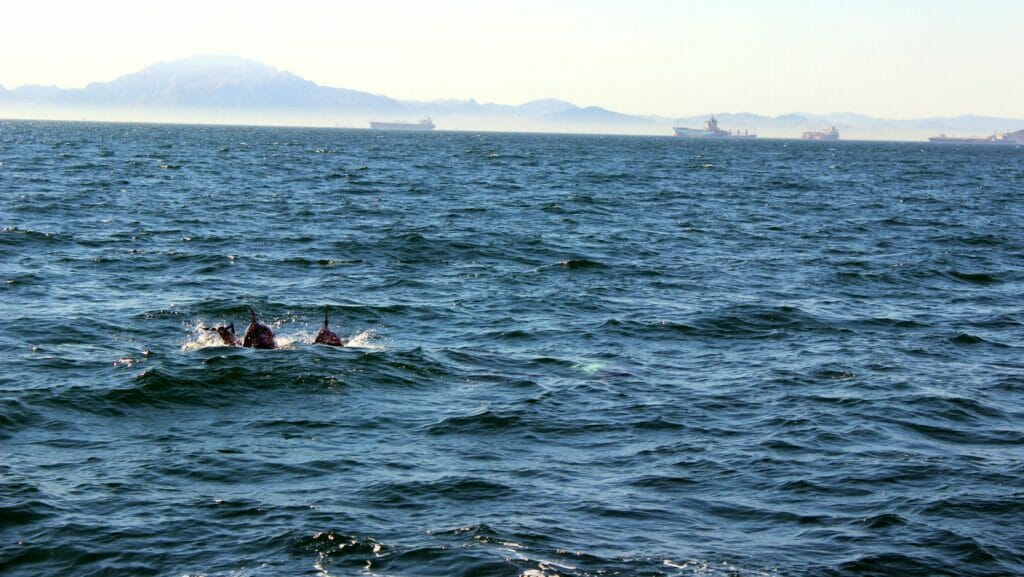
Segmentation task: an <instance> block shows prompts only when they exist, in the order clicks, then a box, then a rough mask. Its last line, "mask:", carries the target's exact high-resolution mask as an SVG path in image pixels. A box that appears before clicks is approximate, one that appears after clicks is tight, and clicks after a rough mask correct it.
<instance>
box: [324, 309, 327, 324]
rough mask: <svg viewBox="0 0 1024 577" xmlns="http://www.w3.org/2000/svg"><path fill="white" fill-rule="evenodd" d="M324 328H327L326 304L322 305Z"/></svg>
mask: <svg viewBox="0 0 1024 577" xmlns="http://www.w3.org/2000/svg"><path fill="white" fill-rule="evenodd" d="M324 328H327V306H324Z"/></svg>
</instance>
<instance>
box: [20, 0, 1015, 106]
mask: <svg viewBox="0 0 1024 577" xmlns="http://www.w3.org/2000/svg"><path fill="white" fill-rule="evenodd" d="M1022 26H1024V0H972V1H969V2H968V1H946V0H920V1H914V0H890V1H872V0H848V1H831V0H814V1H811V0H806V1H796V0H774V1H762V2H753V1H749V0H747V1H741V0H734V1H729V0H722V1H715V2H712V1H710V0H707V1H702V2H690V1H684V0H675V1H672V0H663V1H662V0H630V1H605V0H579V1H576V0H539V1H534V0H507V1H502V2H493V1H469V0H465V1H459V0H445V1H426V0H421V1H399V0H385V1H365V2H364V1H345V2H340V1H339V2H326V1H325V2H310V1H306V0H289V1H288V2H268V3H253V2H222V1H218V0H203V1H193V0H174V1H171V2H152V3H147V2H112V1H105V0H93V1H89V2H81V1H79V2H58V1H47V0H35V1H32V2H21V1H14V2H9V3H6V4H5V5H4V6H3V7H2V8H0V85H3V86H4V87H6V88H8V89H10V88H14V87H17V86H20V85H24V84H46V85H57V86H60V87H63V88H71V87H81V86H84V85H85V84H87V83H88V82H90V81H109V80H113V79H114V78H116V77H118V76H121V75H123V74H127V73H130V72H134V71H137V70H139V69H141V68H143V67H145V66H148V65H150V64H153V63H155V62H158V61H166V60H173V59H176V58H182V57H186V56H193V55H199V54H231V55H237V56H243V57H247V58H251V59H254V60H258V61H260V62H263V63H265V64H269V65H271V66H274V67H276V68H279V69H282V70H288V71H291V72H294V73H296V74H298V75H299V76H302V77H304V78H307V79H309V80H312V81H314V82H316V83H318V84H321V85H325V86H334V87H340V88H352V89H356V90H363V91H367V92H372V93H376V94H383V95H387V96H390V97H393V98H398V99H406V100H436V99H441V98H457V99H468V98H476V99H477V100H478V101H481V102H498V103H502V104H521V103H523V102H526V101H529V100H534V99H538V98H559V99H563V100H568V101H571V102H573V103H575V104H578V105H581V106H588V105H597V106H603V107H605V108H610V109H612V110H616V111H619V112H624V113H630V114H659V115H662V116H667V117H682V116H691V115H697V114H704V113H707V112H753V113H759V114H770V115H778V114H784V113H787V112H811V113H829V112H859V113H863V114H869V115H872V116H878V117H888V118H919V117H926V116H952V115H959V114H968V113H974V114H982V115H990V116H1005V117H1014V118H1024V64H1022V62H1024V44H1022V43H1021V41H1022V39H1024V33H1022Z"/></svg>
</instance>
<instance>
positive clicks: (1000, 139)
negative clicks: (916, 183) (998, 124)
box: [928, 130, 1024, 144]
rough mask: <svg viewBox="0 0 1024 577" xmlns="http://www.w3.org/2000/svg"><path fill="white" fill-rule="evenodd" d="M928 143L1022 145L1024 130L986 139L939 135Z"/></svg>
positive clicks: (1003, 133) (998, 133)
mask: <svg viewBox="0 0 1024 577" xmlns="http://www.w3.org/2000/svg"><path fill="white" fill-rule="evenodd" d="M928 142H938V143H940V144H1024V130H1018V131H1017V132H997V133H995V134H993V135H992V136H986V137H978V136H968V137H954V136H946V135H945V134H940V135H938V136H932V137H931V138H929V139H928Z"/></svg>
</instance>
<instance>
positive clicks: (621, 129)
mask: <svg viewBox="0 0 1024 577" xmlns="http://www.w3.org/2000/svg"><path fill="white" fill-rule="evenodd" d="M684 97H685V95H681V96H680V98H681V99H682V98H684ZM714 114H715V116H716V117H717V118H718V120H719V124H720V125H721V126H722V127H723V128H725V129H737V130H749V131H752V132H756V133H758V134H759V135H760V136H762V137H776V138H798V137H799V136H800V133H801V132H803V131H804V130H811V129H823V128H828V127H829V126H835V127H836V128H838V129H839V131H840V133H841V134H842V137H843V138H844V139H893V140H901V139H902V140H920V139H923V138H925V137H927V136H932V135H935V134H939V133H946V134H950V135H954V134H956V135H988V134H992V133H993V132H1004V131H1014V130H1020V129H1022V128H1024V120H1020V119H1009V118H993V117H986V116H973V115H969V116H957V117H951V118H923V119H914V120H892V119H880V118H872V117H869V116H864V115H859V114H852V113H840V114H807V113H793V114H785V115H782V116H776V117H771V116H761V115H756V114H746V113H743V114H732V113H726V112H716V113H714ZM424 116H430V117H432V118H433V119H434V123H435V124H436V125H437V126H438V128H439V129H442V130H443V129H450V130H509V131H531V132H533V131H536V132H583V133H610V134H662V135H671V134H672V126H673V125H674V124H677V123H678V124H679V125H682V126H690V127H694V128H698V127H700V126H702V125H703V123H704V121H705V120H707V118H708V117H709V116H710V114H704V115H700V116H694V117H690V118H681V119H675V118H665V117H660V116H636V115H629V114H622V113H618V112H614V111H611V110H607V109H605V108H601V107H598V106H587V107H580V106H577V105H575V104H572V103H570V102H565V101H563V100H554V99H544V100H534V101H532V102H527V103H525V104H520V105H518V106H513V105H505V104H490V103H488V104H481V103H479V102H477V101H476V100H438V101H433V102H415V101H400V100H395V99H392V98H388V97H387V96H382V95H378V94H371V93H368V92H361V91H358V90H350V89H345V88H331V87H327V86H320V85H318V84H316V83H315V82H311V81H309V80H305V79H303V78H300V77H299V76H296V75H295V74H292V73H290V72H285V71H281V70H278V69H276V68H273V67H271V66H267V65H264V64H261V63H259V62H254V61H252V60H247V59H244V58H238V57H233V56H214V57H210V56H203V57H192V58H185V59H182V60H175V61H172V62H164V63H159V64H154V65H152V66H149V67H147V68H145V69H143V70H140V71H139V72H135V73H132V74H128V75H125V76H122V77H120V78H117V79H116V80H113V81H111V82H95V83H91V84H89V85H88V86H86V87H85V88H77V89H61V88H57V87H54V86H22V87H19V88H15V89H12V90H8V89H5V88H4V87H3V86H0V118H52V119H74V120H78V119H81V118H87V119H89V120H136V121H151V122H197V123H245V124H292V125H312V126H346V127H358V128H364V127H367V126H368V124H367V123H368V122H369V121H370V120H406V121H415V120H419V119H420V118H422V117H424Z"/></svg>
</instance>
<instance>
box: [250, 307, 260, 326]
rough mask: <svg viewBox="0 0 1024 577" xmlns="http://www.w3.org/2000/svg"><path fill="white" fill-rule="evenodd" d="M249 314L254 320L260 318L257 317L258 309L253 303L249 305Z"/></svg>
mask: <svg viewBox="0 0 1024 577" xmlns="http://www.w3.org/2000/svg"><path fill="white" fill-rule="evenodd" d="M249 316H250V317H251V318H252V320H253V322H256V321H258V320H259V319H258V318H256V309H254V308H252V305H250V306H249Z"/></svg>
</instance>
